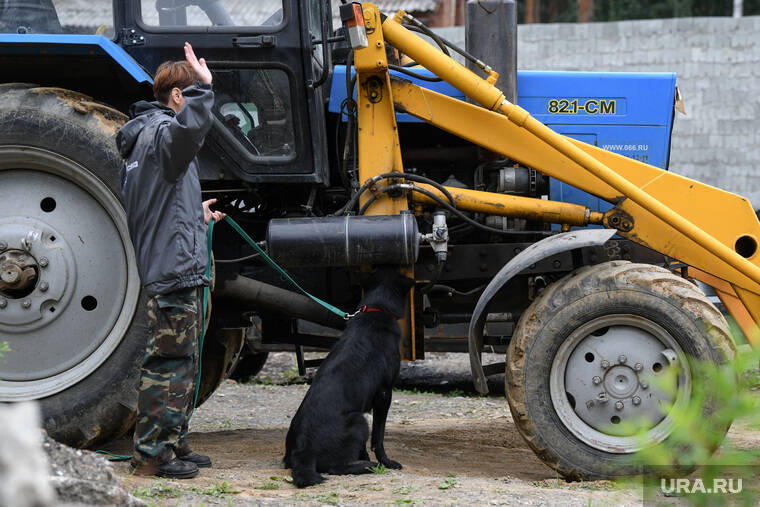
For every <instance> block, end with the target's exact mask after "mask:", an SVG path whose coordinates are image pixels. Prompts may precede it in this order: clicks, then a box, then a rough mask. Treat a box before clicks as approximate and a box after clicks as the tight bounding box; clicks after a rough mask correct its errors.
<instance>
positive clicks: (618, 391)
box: [603, 366, 639, 399]
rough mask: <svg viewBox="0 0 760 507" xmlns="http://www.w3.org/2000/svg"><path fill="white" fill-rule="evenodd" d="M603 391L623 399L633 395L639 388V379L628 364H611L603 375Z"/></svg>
mask: <svg viewBox="0 0 760 507" xmlns="http://www.w3.org/2000/svg"><path fill="white" fill-rule="evenodd" d="M603 385H604V392H605V393H606V394H607V395H608V396H611V397H613V398H619V399H625V398H630V397H631V396H633V393H635V392H636V390H637V389H638V388H639V379H638V376H637V375H636V373H635V372H634V371H633V369H632V368H629V367H628V366H613V367H611V368H609V369H608V370H607V372H606V373H605V375H604V384H603Z"/></svg>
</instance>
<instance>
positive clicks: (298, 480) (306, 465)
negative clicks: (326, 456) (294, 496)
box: [290, 452, 325, 488]
mask: <svg viewBox="0 0 760 507" xmlns="http://www.w3.org/2000/svg"><path fill="white" fill-rule="evenodd" d="M290 458H291V459H290V464H291V465H292V470H293V474H292V475H293V484H295V485H296V487H299V488H305V487H306V486H311V485H314V484H319V483H320V482H324V480H325V478H324V477H322V476H321V475H319V473H318V472H317V457H316V456H314V455H310V453H306V452H293V453H292V454H291V456H290Z"/></svg>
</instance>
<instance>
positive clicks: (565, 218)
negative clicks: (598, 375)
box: [355, 4, 760, 344]
mask: <svg viewBox="0 0 760 507" xmlns="http://www.w3.org/2000/svg"><path fill="white" fill-rule="evenodd" d="M364 13H365V21H367V22H368V23H367V26H368V37H369V40H370V43H369V47H368V48H366V49H361V50H357V51H355V66H356V70H357V74H358V83H359V93H358V95H359V108H358V109H359V111H358V117H359V120H358V125H359V142H360V144H359V146H360V155H359V170H360V178H361V179H362V181H364V180H366V179H367V178H371V177H372V176H375V175H377V174H380V173H383V172H389V171H399V172H401V171H403V168H402V165H401V155H400V150H399V145H398V135H397V127H396V121H395V114H394V107H395V108H396V109H399V110H402V111H404V112H406V113H408V114H411V115H413V116H415V117H417V118H419V119H421V120H424V121H425V122H427V123H429V124H431V125H435V126H437V127H439V128H441V129H443V130H445V131H447V132H450V133H452V134H455V135H457V136H460V137H462V138H464V139H467V140H469V141H471V142H473V143H475V144H477V145H479V146H482V147H484V148H486V149H488V150H491V151H493V152H496V153H499V154H501V155H504V156H506V157H509V158H510V159H512V160H514V161H516V162H519V163H520V164H523V165H526V166H528V167H532V168H534V169H536V170H537V171H540V172H541V173H543V174H545V175H547V176H550V177H552V178H556V179H558V180H561V181H563V182H565V183H568V184H570V185H573V186H575V187H577V188H579V189H581V190H584V191H586V192H589V193H591V194H593V195H596V196H598V197H600V198H602V199H605V200H607V201H609V202H611V203H613V204H615V207H614V208H613V209H611V210H610V211H609V212H607V213H606V214H605V215H604V217H603V219H602V217H600V216H598V214H597V215H595V214H593V213H592V212H589V211H588V210H582V209H575V208H573V206H572V205H567V204H564V207H563V203H551V202H547V201H542V200H540V199H530V198H517V199H515V198H509V197H506V196H502V195H495V194H489V193H487V192H476V191H463V190H461V189H453V188H451V189H449V190H450V191H451V192H452V194H454V198H455V201H456V202H457V205H458V206H459V205H461V206H462V207H463V208H464V209H471V210H474V211H481V212H486V213H492V214H500V215H508V216H520V217H526V218H531V219H536V218H537V217H538V218H539V219H542V220H544V221H547V222H557V223H564V224H569V225H585V224H586V223H600V222H603V223H604V224H605V225H607V226H608V227H610V228H614V229H617V230H618V233H619V234H620V235H621V236H623V237H626V238H629V239H631V240H633V241H635V242H637V243H639V244H642V245H645V246H647V247H649V248H651V249H653V250H656V251H659V252H661V253H663V254H666V255H668V256H670V257H672V258H674V259H678V260H679V261H681V262H684V263H685V264H688V265H689V266H693V267H694V268H696V270H698V271H695V272H701V273H703V274H704V275H705V276H701V278H700V279H702V280H703V281H705V283H708V284H709V285H711V286H713V287H715V288H716V290H718V291H719V293H720V294H723V295H724V296H725V297H726V298H728V297H730V298H732V299H731V300H730V301H731V304H730V305H726V306H727V308H728V310H729V311H730V312H731V314H732V315H733V316H734V317H735V318H736V320H737V321H738V322H741V323H742V328H743V330H744V332H745V334H746V335H747V338H748V339H749V340H751V341H752V342H753V344H754V343H755V342H756V341H757V337H756V333H757V331H756V330H755V329H754V327H753V326H751V325H750V324H749V322H750V320H749V319H748V317H747V315H749V316H750V317H751V320H752V321H753V322H754V323H757V322H760V265H759V264H758V260H759V259H760V256H758V255H757V250H758V248H757V247H758V238H760V222H758V220H757V217H756V216H755V213H754V210H753V209H752V207H751V205H750V203H749V201H748V200H747V199H745V198H743V197H741V196H738V195H735V194H732V193H729V192H725V191H723V190H720V189H717V188H714V187H711V186H709V185H705V184H703V183H699V182H697V181H694V180H691V179H689V178H685V177H683V176H679V175H677V174H674V173H671V172H668V171H664V170H662V169H659V168H657V167H654V166H650V165H647V164H644V163H642V162H638V161H635V160H632V159H629V158H627V157H624V156H621V155H618V154H615V153H611V152H607V151H605V150H602V149H600V148H597V147H594V146H591V145H588V144H585V143H582V142H580V141H576V140H573V139H570V138H568V137H565V136H563V135H560V134H557V133H556V132H554V131H552V130H551V129H550V128H548V127H547V126H545V125H544V124H542V123H541V122H539V121H538V120H536V119H535V118H533V117H532V116H530V114H529V113H528V112H527V111H525V110H524V109H522V108H521V107H519V106H518V105H516V104H512V103H510V102H509V101H507V100H506V99H505V98H504V95H503V94H502V93H501V91H499V90H498V89H497V88H496V87H495V86H493V84H492V83H491V81H493V79H482V78H481V77H480V76H478V75H477V74H475V73H473V72H471V71H469V70H468V69H467V68H465V67H464V66H463V65H460V64H459V63H457V62H456V61H454V60H452V59H451V58H450V57H448V56H447V55H445V54H443V53H442V52H441V51H439V50H438V49H436V48H434V47H433V46H431V45H430V44H428V43H427V42H425V41H424V40H423V39H421V38H420V37H418V36H417V35H415V34H414V33H412V32H410V31H409V30H407V29H406V28H404V27H403V26H402V25H401V21H402V20H403V18H404V16H405V14H404V13H403V11H399V13H397V14H396V16H394V17H392V18H391V17H387V18H385V19H382V17H381V16H380V14H379V12H378V10H377V8H376V7H375V6H374V5H372V4H364ZM386 42H387V43H389V44H390V45H392V46H393V47H394V48H396V49H398V50H399V51H400V52H402V53H403V54H405V55H408V56H409V57H410V58H411V59H413V60H414V61H415V62H417V63H418V64H420V65H422V66H423V67H425V68H427V69H429V70H430V71H432V72H433V73H434V74H436V75H437V76H439V77H441V78H442V79H444V80H445V81H447V82H448V83H450V84H451V85H452V86H454V87H455V88H457V89H458V90H459V91H461V92H462V93H464V94H465V95H467V96H468V97H470V98H471V99H473V100H474V101H476V102H477V103H478V104H480V105H481V106H482V107H479V106H476V105H472V104H467V103H465V102H462V101H460V100H456V99H452V98H450V97H447V96H445V95H441V94H438V93H435V92H432V91H430V90H427V89H424V88H421V87H419V86H416V85H414V84H411V83H409V82H408V81H404V80H396V79H394V80H391V79H390V77H389V74H388V63H387V60H386V58H385V43H386ZM427 190H431V191H432V189H431V188H427ZM414 199H415V200H416V201H419V202H425V199H428V198H425V197H420V196H419V195H417V194H415V195H414ZM401 200H403V199H402V198H396V199H395V200H393V199H392V200H378V201H377V202H376V203H375V204H373V205H372V206H370V208H369V210H370V211H371V212H373V213H393V212H397V211H395V210H397V209H399V207H400V206H401V204H400V201H401ZM389 206H390V207H389ZM579 208H580V207H579Z"/></svg>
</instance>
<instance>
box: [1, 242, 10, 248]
mask: <svg viewBox="0 0 760 507" xmlns="http://www.w3.org/2000/svg"><path fill="white" fill-rule="evenodd" d="M6 248H8V245H7V244H6V243H5V241H0V250H5V249H6Z"/></svg>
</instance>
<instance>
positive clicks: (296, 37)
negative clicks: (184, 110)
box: [114, 0, 330, 183]
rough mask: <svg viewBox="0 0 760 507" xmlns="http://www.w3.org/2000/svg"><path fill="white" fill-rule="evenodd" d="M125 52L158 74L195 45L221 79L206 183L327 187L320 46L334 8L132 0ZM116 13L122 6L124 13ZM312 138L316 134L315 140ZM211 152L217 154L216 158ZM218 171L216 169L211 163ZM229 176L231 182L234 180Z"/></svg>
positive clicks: (320, 1) (312, 0)
mask: <svg viewBox="0 0 760 507" xmlns="http://www.w3.org/2000/svg"><path fill="white" fill-rule="evenodd" d="M114 5H115V6H116V5H120V6H121V9H122V10H120V11H119V12H117V18H118V17H119V16H120V17H121V18H122V19H121V20H118V19H117V26H120V27H122V29H121V33H120V36H119V44H120V45H121V46H122V47H124V49H125V50H126V51H127V52H128V53H129V54H130V55H132V57H133V58H135V60H137V61H138V62H139V63H140V64H142V65H143V66H144V67H145V68H146V70H147V71H148V72H149V73H151V74H153V73H154V72H155V70H156V68H157V67H158V66H159V65H160V64H161V63H162V62H164V61H166V60H181V59H184V52H183V49H182V47H183V44H184V42H185V41H188V42H190V43H191V44H192V45H193V48H194V49H195V52H196V54H197V55H198V57H199V58H200V57H203V58H205V59H206V62H207V63H208V66H209V68H210V69H211V71H212V73H213V75H214V84H213V86H214V94H215V104H214V109H213V114H214V126H213V128H212V131H211V133H210V135H209V136H208V137H207V141H206V146H204V154H205V155H206V156H207V157H211V158H212V159H215V160H216V161H217V162H218V167H215V168H211V170H209V168H208V165H209V164H205V167H204V169H203V171H202V178H203V179H219V178H234V179H240V180H243V181H249V182H254V183H285V182H287V183H296V182H303V183H307V182H309V183H321V182H324V181H325V179H326V177H327V167H326V164H327V162H326V161H327V155H326V143H325V141H324V129H325V127H324V108H323V106H322V91H321V86H310V85H313V84H318V85H319V84H320V83H319V81H320V77H321V76H322V75H323V67H322V65H321V54H322V52H321V47H320V46H321V44H317V45H315V43H314V42H315V41H316V42H320V41H321V40H323V39H325V37H324V35H323V33H322V30H323V29H327V26H329V25H328V24H327V20H329V16H330V5H329V0H307V1H298V0H256V1H250V0H129V1H126V2H114ZM117 9H118V7H117ZM312 133H315V134H314V135H312ZM209 150H211V151H213V154H209V153H208V152H209ZM211 165H217V164H211ZM230 173H231V174H230Z"/></svg>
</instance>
